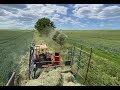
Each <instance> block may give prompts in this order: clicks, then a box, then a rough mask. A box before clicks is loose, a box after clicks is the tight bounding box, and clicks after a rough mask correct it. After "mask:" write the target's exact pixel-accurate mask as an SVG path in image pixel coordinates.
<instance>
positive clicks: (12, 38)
mask: <svg viewBox="0 0 120 90" xmlns="http://www.w3.org/2000/svg"><path fill="white" fill-rule="evenodd" d="M32 34H33V33H32V31H30V30H26V31H25V30H24V31H23V30H0V85H5V84H6V83H7V81H8V80H7V78H8V73H9V72H13V71H15V72H16V73H18V72H19V64H18V63H19V61H20V60H21V57H22V55H25V54H26V52H29V47H30V43H31V41H32V38H33V35H32Z"/></svg>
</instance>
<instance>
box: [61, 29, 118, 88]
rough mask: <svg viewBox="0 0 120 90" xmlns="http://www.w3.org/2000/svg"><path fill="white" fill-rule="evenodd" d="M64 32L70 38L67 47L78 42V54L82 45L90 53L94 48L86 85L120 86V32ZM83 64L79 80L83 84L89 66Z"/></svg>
mask: <svg viewBox="0 0 120 90" xmlns="http://www.w3.org/2000/svg"><path fill="white" fill-rule="evenodd" d="M62 32H64V33H65V34H66V35H67V36H68V39H67V43H66V45H67V46H71V45H72V43H73V41H76V42H77V45H76V48H77V49H76V53H79V49H78V48H80V45H83V50H85V51H87V52H88V53H89V49H90V47H92V48H93V54H92V60H91V68H90V70H89V74H88V79H87V82H86V85H93V86H94V85H100V86H101V85H106V86H109V85H120V30H80V31H78V30H74V31H72V30H63V31H62ZM70 39H71V40H70ZM78 43H79V44H78ZM84 57H86V56H84ZM75 58H77V56H75ZM86 58H87V57H86ZM86 60H88V59H86ZM84 61H85V60H84ZM84 61H83V62H84ZM86 62H88V61H86ZM81 64H84V65H83V66H84V68H82V65H81V70H80V73H79V76H78V78H79V79H80V81H81V83H82V82H83V81H84V79H83V78H84V77H85V72H86V66H85V65H87V64H85V63H81Z"/></svg>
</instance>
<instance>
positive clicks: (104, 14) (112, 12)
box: [72, 4, 120, 19]
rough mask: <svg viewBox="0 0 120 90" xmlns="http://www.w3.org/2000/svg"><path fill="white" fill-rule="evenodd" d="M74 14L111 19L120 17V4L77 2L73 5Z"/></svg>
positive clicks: (81, 16)
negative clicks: (107, 4)
mask: <svg viewBox="0 0 120 90" xmlns="http://www.w3.org/2000/svg"><path fill="white" fill-rule="evenodd" d="M73 8H74V10H73V11H72V12H73V15H74V16H76V17H79V18H94V19H109V18H118V17H120V7H119V6H115V5H114V6H107V7H105V6H104V5H103V4H83V5H81V4H76V5H74V6H73Z"/></svg>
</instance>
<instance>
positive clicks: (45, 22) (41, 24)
mask: <svg viewBox="0 0 120 90" xmlns="http://www.w3.org/2000/svg"><path fill="white" fill-rule="evenodd" d="M54 28H56V27H55V25H54V23H53V22H52V21H50V19H49V18H45V17H44V18H41V19H38V21H37V22H36V23H35V29H37V30H38V31H39V32H40V33H41V34H47V35H48V34H49V33H50V30H51V29H54Z"/></svg>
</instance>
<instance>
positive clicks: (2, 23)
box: [0, 4, 120, 30]
mask: <svg viewBox="0 0 120 90" xmlns="http://www.w3.org/2000/svg"><path fill="white" fill-rule="evenodd" d="M42 17H47V18H50V19H51V20H52V21H53V22H54V23H55V25H56V27H57V28H56V29H62V30H115V29H120V25H119V24H120V4H0V28H1V29H34V25H35V22H36V21H37V20H38V19H39V18H42Z"/></svg>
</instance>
